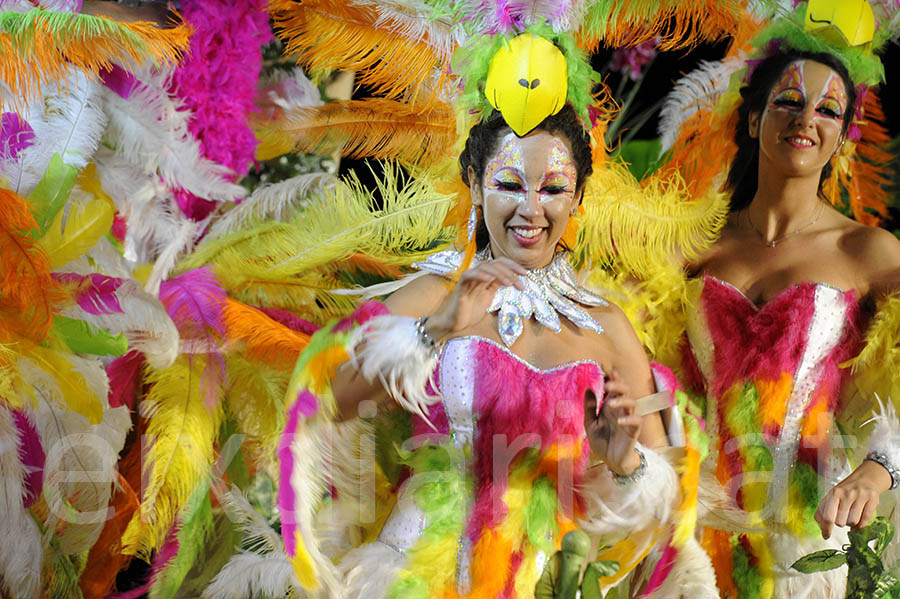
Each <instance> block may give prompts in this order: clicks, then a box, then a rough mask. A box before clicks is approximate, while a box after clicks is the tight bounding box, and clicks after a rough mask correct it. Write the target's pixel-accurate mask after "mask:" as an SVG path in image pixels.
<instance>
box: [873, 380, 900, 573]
mask: <svg viewBox="0 0 900 599" xmlns="http://www.w3.org/2000/svg"><path fill="white" fill-rule="evenodd" d="M876 401H877V402H878V410H877V413H876V414H875V416H874V417H873V418H872V422H874V427H873V428H872V434H871V435H870V436H869V442H868V444H867V451H870V452H875V453H879V454H882V455H883V456H885V457H886V458H887V460H888V462H889V463H890V464H891V465H892V466H893V467H894V468H900V419H898V417H897V412H896V410H895V409H894V405H893V403H892V402H891V401H890V400H889V401H886V402H882V401H881V398H879V397H877V396H876ZM882 497H883V498H884V499H885V500H886V501H884V505H881V506H879V509H878V511H879V512H880V513H887V514H889V515H890V518H891V521H892V522H893V524H894V530H895V531H897V532H895V533H894V534H895V536H894V540H893V541H892V542H891V544H890V545H888V547H887V549H886V550H885V552H884V556H883V559H884V563H885V566H887V567H888V569H889V570H891V569H898V568H900V487H897V488H896V489H894V490H893V491H891V493H890V494H889V495H883V496H882Z"/></svg>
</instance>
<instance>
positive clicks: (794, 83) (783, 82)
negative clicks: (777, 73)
mask: <svg viewBox="0 0 900 599" xmlns="http://www.w3.org/2000/svg"><path fill="white" fill-rule="evenodd" d="M801 65H802V63H800V62H794V63H791V64H790V65H788V67H787V68H786V69H784V72H783V73H782V74H781V77H780V78H779V79H778V81H777V82H776V83H775V86H774V87H772V93H771V95H770V96H769V105H770V107H771V108H773V109H782V110H784V109H787V110H791V109H794V108H797V106H798V105H799V107H800V108H802V106H803V104H804V101H805V98H804V95H803V92H804V90H803V71H802V69H801Z"/></svg>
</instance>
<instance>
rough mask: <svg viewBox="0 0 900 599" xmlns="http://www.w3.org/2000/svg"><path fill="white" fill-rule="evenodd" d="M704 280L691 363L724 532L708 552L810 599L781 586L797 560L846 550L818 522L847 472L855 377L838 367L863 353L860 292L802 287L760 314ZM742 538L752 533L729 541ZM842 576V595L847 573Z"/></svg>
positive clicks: (715, 508)
mask: <svg viewBox="0 0 900 599" xmlns="http://www.w3.org/2000/svg"><path fill="white" fill-rule="evenodd" d="M696 283H697V285H698V287H699V289H698V291H699V295H698V297H697V300H696V304H695V305H696V310H695V312H694V313H693V314H692V315H690V317H689V321H688V326H687V341H688V344H689V349H690V352H689V353H686V356H685V357H686V361H685V365H686V370H687V371H688V372H693V373H694V375H695V378H697V379H698V380H696V381H694V384H693V387H694V388H695V390H696V391H698V392H700V393H703V394H704V395H705V397H706V401H707V405H706V410H705V413H706V422H707V433H708V434H709V435H710V438H711V445H710V456H709V458H708V460H707V463H706V464H704V468H703V473H704V476H703V477H702V478H701V490H702V492H705V493H706V494H707V504H708V507H709V508H710V509H709V516H710V517H709V518H708V519H707V522H706V524H710V523H713V522H715V526H713V528H714V529H717V530H718V531H719V532H718V533H717V534H718V535H719V538H718V543H711V544H710V543H709V542H708V543H707V544H708V545H710V546H713V545H715V546H717V547H718V551H719V552H721V551H722V547H723V544H724V545H730V546H731V548H732V551H733V552H734V553H733V555H730V556H727V557H728V558H727V559H724V557H723V556H722V555H719V556H718V559H717V556H715V555H713V562H714V564H717V565H718V566H719V569H720V570H721V564H722V563H724V562H733V563H735V564H737V563H744V562H745V561H747V560H748V559H749V562H751V563H755V564H756V565H755V566H754V567H755V568H756V569H757V572H756V574H754V575H759V576H762V578H763V580H772V578H773V577H774V578H775V579H776V581H775V586H774V587H771V590H773V592H776V595H775V596H781V595H778V594H777V593H778V592H788V591H790V592H792V593H799V594H792V595H791V596H792V597H798V596H804V593H805V592H806V591H804V590H803V588H804V587H805V586H806V583H807V582H809V580H803V581H801V582H802V584H801V582H797V584H799V585H800V586H797V587H796V588H788V587H785V586H783V584H788V585H789V586H790V583H788V582H785V581H784V580H781V582H779V581H778V579H779V577H782V578H783V577H788V578H791V577H794V576H795V575H798V573H796V572H793V571H790V570H789V567H790V565H791V564H792V563H793V561H794V560H795V559H796V558H797V557H800V556H801V555H804V554H805V553H809V552H812V551H814V550H817V549H820V548H823V547H826V546H828V547H831V546H840V544H841V543H842V541H841V539H840V537H841V536H842V535H840V534H838V535H836V536H833V537H832V541H831V542H828V543H826V542H824V541H822V539H821V536H820V533H819V530H818V525H817V524H816V522H815V520H814V519H813V516H814V514H815V511H816V509H817V507H818V501H819V499H820V498H821V496H822V494H824V492H826V491H827V490H828V489H830V488H831V487H832V486H833V485H834V484H835V483H837V482H839V481H840V480H841V479H842V478H843V477H845V476H846V475H847V474H849V472H850V469H849V463H848V460H847V457H846V448H845V447H843V444H844V443H843V439H844V437H842V436H841V433H840V431H839V429H838V420H839V414H838V413H837V412H838V409H839V405H838V398H839V393H840V389H841V385H842V383H843V382H844V380H845V379H846V378H847V375H848V372H847V370H846V369H843V368H841V364H842V363H843V362H845V361H846V360H847V359H848V358H850V357H851V356H852V355H853V354H854V352H855V351H856V350H857V349H858V341H859V336H858V332H857V329H856V323H857V320H858V303H857V299H856V295H855V293H854V292H844V291H842V290H840V289H837V288H835V287H832V286H829V285H827V284H824V283H804V284H799V285H794V286H791V287H789V288H787V289H785V290H784V291H783V292H782V293H780V294H779V295H778V296H776V297H775V298H773V299H772V300H770V301H768V302H766V303H765V304H764V305H762V306H756V305H755V304H754V303H753V302H752V301H751V300H750V299H749V298H747V297H746V296H745V295H744V294H743V293H741V292H740V291H739V290H738V289H737V288H735V287H733V286H732V285H730V284H728V283H726V282H724V281H720V280H718V279H715V278H713V277H709V276H707V277H704V278H703V279H701V280H697V281H696ZM723 494H724V495H723ZM725 496H727V498H726V497H725ZM702 503H703V499H702V498H701V504H702ZM723 504H724V505H723ZM703 523H704V522H702V521H701V524H703ZM741 532H752V533H753V534H748V535H743V536H740V537H738V536H735V535H732V533H741ZM726 533H727V535H730V537H729V539H728V540H727V542H726V541H725V540H723V539H724V538H725V537H724V536H723V535H724V534H726ZM713 536H715V535H713ZM708 549H709V547H708ZM741 552H745V553H746V554H750V555H738V554H739V553H741ZM751 556H752V557H751ZM833 572H835V577H836V582H835V584H840V587H841V588H843V584H842V581H841V579H845V577H846V573H845V572H843V571H833ZM717 574H719V577H720V580H721V577H722V576H723V574H724V573H723V572H721V571H719V572H717ZM799 576H806V575H799ZM735 578H736V579H738V578H741V577H740V576H738V577H735ZM744 578H746V577H744ZM813 578H815V577H813ZM766 584H771V583H766ZM726 586H728V585H726ZM737 586H738V588H737V591H738V593H739V594H740V596H744V590H743V589H741V588H740V584H737ZM764 586H765V585H764ZM795 586H796V585H795ZM779 589H780V590H779ZM763 594H766V593H763ZM842 595H843V593H842V592H841V593H840V595H839V596H842ZM760 596H762V595H760ZM769 596H771V595H769Z"/></svg>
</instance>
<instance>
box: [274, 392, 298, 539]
mask: <svg viewBox="0 0 900 599" xmlns="http://www.w3.org/2000/svg"><path fill="white" fill-rule="evenodd" d="M302 413H303V406H302V405H301V403H300V402H299V401H296V402H294V404H293V405H292V406H291V407H290V408H289V409H288V413H287V422H286V423H285V425H284V432H283V433H282V434H281V441H280V442H279V443H278V462H279V470H280V472H281V480H282V481H284V482H283V483H282V484H280V485H278V512H279V513H280V514H281V537H282V538H283V539H284V550H285V553H287V554H288V555H289V556H291V557H293V556H294V554H295V553H296V551H297V539H296V531H297V518H296V515H295V514H294V509H295V504H296V501H297V496H296V494H295V492H294V487H293V485H291V484H290V482H289V481H290V480H291V474H292V473H293V472H294V454H293V452H291V443H292V442H293V441H294V435H296V434H297V431H298V430H299V427H300V422H301V420H300V419H301V418H302Z"/></svg>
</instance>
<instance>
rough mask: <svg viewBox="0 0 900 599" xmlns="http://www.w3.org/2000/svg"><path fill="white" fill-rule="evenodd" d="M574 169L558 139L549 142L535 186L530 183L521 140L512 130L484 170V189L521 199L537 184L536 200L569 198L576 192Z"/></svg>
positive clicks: (568, 155) (567, 152)
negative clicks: (546, 154)
mask: <svg viewBox="0 0 900 599" xmlns="http://www.w3.org/2000/svg"><path fill="white" fill-rule="evenodd" d="M576 181H577V169H576V168H575V163H574V162H573V161H572V157H571V155H570V153H569V150H568V148H566V146H565V144H563V143H562V141H560V140H558V139H554V140H553V141H552V142H551V143H550V148H549V152H548V159H547V163H546V165H545V168H544V173H543V176H542V177H541V179H540V181H539V182H538V184H537V185H536V186H529V182H528V181H527V178H526V169H525V160H524V158H523V155H522V147H521V140H520V138H519V137H518V136H516V135H515V134H514V133H510V134H508V135H506V137H504V138H503V139H502V140H501V143H500V150H499V151H498V152H497V155H496V156H495V157H494V158H493V159H492V160H491V161H490V162H489V163H488V165H487V166H486V167H485V169H484V183H485V188H486V189H487V190H488V191H490V192H491V193H501V194H504V195H507V196H509V197H513V198H515V200H516V201H517V202H524V201H525V200H526V198H527V197H528V194H529V192H530V191H532V189H533V188H535V187H536V191H537V193H538V201H539V202H540V203H541V204H547V203H549V202H553V201H555V200H560V199H566V200H571V199H572V197H573V196H574V195H575V182H576Z"/></svg>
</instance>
